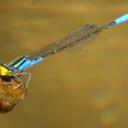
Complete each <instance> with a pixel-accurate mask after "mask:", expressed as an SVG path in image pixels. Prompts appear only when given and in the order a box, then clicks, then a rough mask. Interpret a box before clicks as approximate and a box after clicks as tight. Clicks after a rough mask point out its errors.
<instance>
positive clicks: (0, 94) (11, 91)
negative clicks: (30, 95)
mask: <svg viewBox="0 0 128 128" xmlns="http://www.w3.org/2000/svg"><path fill="white" fill-rule="evenodd" d="M25 95H26V88H25V86H24V83H23V82H21V81H19V79H17V78H14V77H8V78H7V77H3V76H0V112H1V113H7V112H9V111H11V110H12V109H13V108H14V106H15V105H16V104H17V103H18V102H19V101H21V100H23V99H24V96H25Z"/></svg>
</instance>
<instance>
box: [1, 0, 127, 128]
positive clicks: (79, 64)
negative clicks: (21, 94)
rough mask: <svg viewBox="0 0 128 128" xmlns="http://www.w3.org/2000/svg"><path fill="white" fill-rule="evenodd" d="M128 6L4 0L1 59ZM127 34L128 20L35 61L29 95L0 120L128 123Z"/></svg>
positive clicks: (74, 126) (96, 125) (21, 124)
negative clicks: (82, 43) (80, 44)
mask: <svg viewBox="0 0 128 128" xmlns="http://www.w3.org/2000/svg"><path fill="white" fill-rule="evenodd" d="M127 7H128V2H127V1H126V0H124V1H118V2H117V1H112V0H11V1H10V0H0V51H1V55H0V61H1V62H2V63H3V62H4V63H9V62H10V61H11V60H13V59H15V58H17V57H18V56H21V55H23V54H26V53H31V52H33V51H36V50H38V49H40V48H41V47H43V46H45V45H48V44H50V43H52V42H54V41H56V40H58V39H60V38H62V37H64V36H66V35H67V34H69V33H71V32H73V31H75V30H77V29H79V28H80V27H82V26H83V25H85V24H88V23H95V24H98V25H104V24H106V23H109V22H111V21H113V20H114V19H115V18H117V17H119V16H121V15H122V14H124V13H127ZM127 40H128V24H127V23H125V24H122V25H120V26H117V27H114V28H112V29H111V30H107V31H105V32H103V33H101V34H99V35H98V36H97V37H96V38H94V39H93V40H91V41H90V42H89V44H88V45H86V46H85V47H83V48H78V49H72V50H69V51H65V52H63V53H61V54H58V55H55V56H53V57H51V58H48V59H47V60H45V61H44V62H43V63H41V64H39V65H37V66H35V67H33V68H32V69H31V70H30V71H31V72H32V79H31V81H30V83H29V87H28V95H27V96H26V99H25V100H24V101H23V102H20V103H19V104H18V105H17V106H16V108H15V109H14V110H13V111H12V112H10V113H8V114H4V115H3V114H1V115H0V126H1V127H3V128H17V127H18V128H35V127H39V128H127V127H128V123H127V117H128V103H127V97H128V79H127V78H128V69H127V65H128V42H127Z"/></svg>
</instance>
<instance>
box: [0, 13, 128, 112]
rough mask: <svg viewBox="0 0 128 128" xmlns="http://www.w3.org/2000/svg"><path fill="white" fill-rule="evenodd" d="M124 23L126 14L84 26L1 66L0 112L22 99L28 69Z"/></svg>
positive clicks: (25, 89)
mask: <svg viewBox="0 0 128 128" xmlns="http://www.w3.org/2000/svg"><path fill="white" fill-rule="evenodd" d="M126 21H128V14H125V15H123V16H121V17H119V18H117V19H115V20H114V21H113V22H110V23H109V24H106V25H104V26H101V27H97V26H96V25H94V24H88V25H85V26H84V27H82V28H81V29H80V30H78V31H77V32H74V33H72V34H70V35H68V36H67V37H65V38H63V39H61V40H59V41H57V42H54V43H52V44H50V45H48V46H46V47H44V48H42V49H40V50H39V51H37V52H34V53H32V54H30V55H24V56H21V57H19V58H18V59H16V60H14V61H13V62H11V63H10V64H1V65H0V112H2V113H6V112H9V111H11V110H12V109H13V108H14V106H15V105H16V104H17V103H18V102H19V101H21V100H23V99H24V96H25V94H26V91H27V86H28V82H29V80H30V78H31V73H29V72H27V71H26V70H27V69H28V68H30V67H32V66H34V65H36V64H38V63H39V62H41V61H44V60H45V59H46V58H48V57H50V56H52V55H55V54H57V53H59V52H61V51H63V50H65V49H68V48H71V47H74V46H76V45H78V44H82V43H87V41H88V40H89V39H91V38H92V37H95V36H96V35H97V34H98V33H100V32H102V31H104V30H106V29H109V28H111V27H113V26H116V25H118V24H121V23H123V22H126ZM23 76H27V81H24V79H23Z"/></svg>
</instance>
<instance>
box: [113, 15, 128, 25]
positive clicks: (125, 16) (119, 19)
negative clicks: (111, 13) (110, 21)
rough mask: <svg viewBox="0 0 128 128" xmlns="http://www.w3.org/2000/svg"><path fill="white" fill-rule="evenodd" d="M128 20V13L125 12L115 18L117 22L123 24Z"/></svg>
mask: <svg viewBox="0 0 128 128" xmlns="http://www.w3.org/2000/svg"><path fill="white" fill-rule="evenodd" d="M127 21H128V14H125V15H123V16H121V17H119V18H117V19H116V20H115V22H116V24H121V23H123V22H127Z"/></svg>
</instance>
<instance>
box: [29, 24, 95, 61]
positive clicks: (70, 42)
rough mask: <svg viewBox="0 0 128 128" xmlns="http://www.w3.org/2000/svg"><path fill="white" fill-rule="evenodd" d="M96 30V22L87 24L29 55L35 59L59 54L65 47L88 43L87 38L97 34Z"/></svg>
mask: <svg viewBox="0 0 128 128" xmlns="http://www.w3.org/2000/svg"><path fill="white" fill-rule="evenodd" d="M96 30H97V27H96V25H94V24H88V25H85V26H83V27H82V28H81V29H79V30H78V31H76V32H74V33H72V34H70V35H68V36H67V37H65V38H63V39H61V40H59V41H56V42H54V43H52V44H50V45H48V46H46V47H44V48H42V49H40V50H39V51H37V52H34V53H32V54H30V55H29V57H30V58H31V59H34V58H36V57H43V58H47V57H48V56H51V55H54V54H57V53H59V52H61V51H63V50H65V49H68V48H71V47H73V46H76V45H77V44H81V43H86V40H88V39H90V38H92V37H94V36H95V35H96V33H95V34H94V32H95V31H96Z"/></svg>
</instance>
